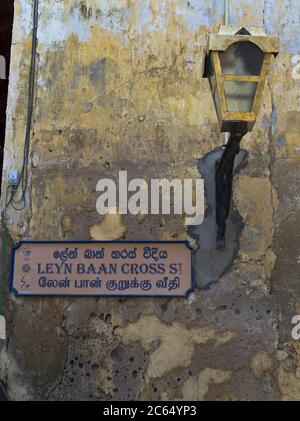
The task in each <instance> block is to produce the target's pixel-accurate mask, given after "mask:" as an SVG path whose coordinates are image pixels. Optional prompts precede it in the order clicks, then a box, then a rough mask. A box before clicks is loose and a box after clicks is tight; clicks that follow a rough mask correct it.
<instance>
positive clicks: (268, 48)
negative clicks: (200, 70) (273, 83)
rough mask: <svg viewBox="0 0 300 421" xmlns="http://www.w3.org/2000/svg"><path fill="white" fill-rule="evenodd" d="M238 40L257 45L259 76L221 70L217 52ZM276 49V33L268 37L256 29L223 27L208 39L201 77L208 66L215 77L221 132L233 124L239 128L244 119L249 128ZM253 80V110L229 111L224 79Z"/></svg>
mask: <svg viewBox="0 0 300 421" xmlns="http://www.w3.org/2000/svg"><path fill="white" fill-rule="evenodd" d="M241 42H248V43H252V44H254V45H256V46H257V47H258V48H259V49H260V50H261V51H262V52H263V53H264V60H263V64H262V68H261V72H260V75H258V76H257V75H236V74H224V73H222V67H221V60H220V53H224V52H225V51H226V50H228V48H229V47H231V46H232V45H233V44H238V43H241ZM278 52H279V38H278V37H276V36H267V35H266V34H265V32H264V30H261V29H259V28H249V29H247V28H245V27H242V28H231V27H226V26H222V27H221V28H220V31H219V33H218V34H211V35H209V38H208V46H207V54H206V57H205V69H204V77H208V78H209V76H210V67H211V66H213V70H214V73H215V77H216V89H217V91H218V97H219V101H220V110H219V112H218V109H217V106H216V111H217V115H218V119H219V123H220V126H221V131H222V132H231V131H235V126H236V123H238V127H240V123H241V122H243V123H244V126H245V129H246V130H247V131H251V130H252V128H253V126H254V124H255V121H256V119H257V115H258V112H259V108H260V105H261V99H262V94H263V90H264V86H265V82H266V77H267V74H268V70H269V66H270V64H271V59H272V56H276V55H277V54H278ZM226 81H237V82H256V83H257V84H258V86H257V89H256V93H255V97H254V101H253V106H252V111H251V112H230V111H228V107H227V100H226V94H225V87H224V82H226Z"/></svg>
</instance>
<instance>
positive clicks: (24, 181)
mask: <svg viewBox="0 0 300 421" xmlns="http://www.w3.org/2000/svg"><path fill="white" fill-rule="evenodd" d="M38 17H39V0H34V3H33V28H32V45H31V59H30V73H29V87H28V107H27V120H26V133H25V142H24V153H23V163H22V169H21V173H20V176H19V179H18V182H17V185H16V186H13V188H12V190H11V193H10V198H9V200H8V201H7V199H6V203H5V207H8V206H9V205H11V206H12V207H13V208H14V209H15V210H16V211H22V210H23V209H25V207H26V190H27V187H28V160H29V147H30V132H31V126H32V114H33V98H34V84H35V68H36V49H37V30H38ZM9 187H12V186H9ZM19 187H21V195H20V196H19V197H18V198H17V197H16V196H17V192H18V190H19Z"/></svg>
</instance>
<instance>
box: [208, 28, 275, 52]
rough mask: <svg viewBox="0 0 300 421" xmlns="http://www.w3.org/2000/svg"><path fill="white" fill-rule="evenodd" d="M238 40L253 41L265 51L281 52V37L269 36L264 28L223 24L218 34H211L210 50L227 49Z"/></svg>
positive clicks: (209, 39) (209, 40)
mask: <svg viewBox="0 0 300 421" xmlns="http://www.w3.org/2000/svg"><path fill="white" fill-rule="evenodd" d="M236 42H252V43H253V44H255V45H257V47H259V48H260V49H261V50H262V51H263V52H264V53H272V54H274V55H277V54H278V53H279V38H278V37H276V36H269V35H267V34H266V32H265V30H264V29H263V28H257V27H254V26H247V27H246V26H240V27H233V26H224V25H223V26H221V27H220V29H219V32H218V33H217V34H210V35H209V38H208V51H225V50H227V48H228V47H230V45H232V44H234V43H236Z"/></svg>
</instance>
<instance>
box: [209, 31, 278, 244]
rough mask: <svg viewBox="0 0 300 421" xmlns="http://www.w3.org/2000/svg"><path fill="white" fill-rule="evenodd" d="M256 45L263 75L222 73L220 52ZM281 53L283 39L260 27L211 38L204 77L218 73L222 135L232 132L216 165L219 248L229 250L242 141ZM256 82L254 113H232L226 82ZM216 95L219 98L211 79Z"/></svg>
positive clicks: (219, 34) (249, 129) (249, 127)
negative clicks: (234, 182)
mask: <svg viewBox="0 0 300 421" xmlns="http://www.w3.org/2000/svg"><path fill="white" fill-rule="evenodd" d="M245 42H247V43H252V44H254V45H256V46H257V47H258V48H259V49H260V50H261V51H262V52H263V53H264V58H263V61H262V67H261V70H260V74H259V75H240V74H228V73H223V72H222V66H221V60H220V53H224V52H226V51H227V50H228V48H230V47H231V46H232V45H234V44H238V43H245ZM278 53H279V38H278V37H276V36H267V35H266V33H265V31H264V29H260V28H253V27H251V28H245V27H242V28H232V27H228V26H222V27H221V28H220V30H219V33H218V34H211V35H210V36H209V39H208V47H207V54H206V57H205V62H204V64H205V68H204V75H203V76H204V77H206V78H209V79H210V76H212V74H214V76H215V78H216V86H215V88H214V89H216V90H217V97H218V98H217V99H218V101H219V104H217V103H216V101H217V100H216V99H215V98H214V103H215V108H216V113H217V116H218V120H219V124H220V128H221V132H229V133H230V137H229V140H228V142H227V144H226V145H225V148H224V150H223V153H222V156H221V158H220V160H219V161H218V162H217V163H216V172H215V192H216V226H217V234H216V247H217V249H218V250H224V249H225V232H226V220H227V218H228V216H229V213H230V207H231V196H232V179H233V173H234V160H235V156H236V155H237V154H238V153H239V151H240V142H241V140H242V138H243V136H244V135H245V134H246V133H247V132H248V131H251V130H252V129H253V126H254V124H255V121H256V119H257V116H258V112H259V108H260V105H261V101H262V95H263V90H264V86H265V82H266V78H267V74H268V70H269V66H270V64H271V59H272V56H276V55H277V54H278ZM226 81H237V82H255V83H257V88H256V92H255V95H254V98H253V103H252V109H251V111H250V112H240V111H238V112H236V111H228V104H227V100H226V92H225V82H226ZM210 87H211V90H212V95H213V97H215V92H214V91H213V86H212V83H211V79H210Z"/></svg>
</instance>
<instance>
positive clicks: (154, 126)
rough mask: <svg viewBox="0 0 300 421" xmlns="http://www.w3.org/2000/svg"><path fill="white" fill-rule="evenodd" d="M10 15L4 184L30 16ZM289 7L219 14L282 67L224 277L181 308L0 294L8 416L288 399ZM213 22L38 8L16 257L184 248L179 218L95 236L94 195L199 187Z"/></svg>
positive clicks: (249, 170) (155, 3)
mask: <svg viewBox="0 0 300 421" xmlns="http://www.w3.org/2000/svg"><path fill="white" fill-rule="evenodd" d="M15 3H16V5H15V9H16V12H15V24H14V33H13V49H12V64H11V66H12V68H11V74H12V76H11V79H10V94H9V106H8V128H7V135H6V152H5V163H4V185H5V180H6V178H7V172H8V170H9V169H10V168H14V167H18V168H19V165H20V159H21V156H22V150H23V142H24V130H25V118H26V106H27V89H28V73H29V60H30V46H31V37H30V32H31V25H32V8H31V3H32V2H31V1H30V0H16V1H15ZM298 3H299V2H298V1H297V0H290V1H287V0H265V1H263V0H256V1H255V2H254V1H253V0H251V1H250V0H243V1H232V2H231V4H232V7H231V11H230V21H231V23H232V24H237V25H239V24H241V25H247V24H249V25H257V26H265V28H266V30H267V32H268V33H272V34H275V33H278V34H279V35H280V37H281V52H280V55H279V56H278V58H277V59H276V62H275V63H274V64H273V65H272V68H271V70H270V74H269V77H268V84H267V86H266V89H265V92H264V102H263V105H262V108H261V112H260V115H259V119H258V121H257V123H256V126H255V129H254V130H253V132H252V133H251V134H248V135H247V136H246V138H245V139H244V140H243V148H245V149H246V150H247V151H248V156H247V164H246V165H244V166H243V168H241V169H240V171H239V174H238V175H237V176H236V178H235V182H234V206H235V211H236V212H237V214H239V215H240V216H241V217H242V218H243V222H244V226H243V228H242V230H241V233H240V234H239V247H238V252H237V256H236V258H235V260H234V261H233V262H231V264H230V267H229V269H227V271H226V273H224V274H223V275H222V277H221V279H220V280H219V282H218V283H217V284H214V285H212V286H211V287H210V288H209V289H206V290H201V291H200V290H197V291H196V292H195V294H193V295H192V296H191V297H190V298H189V299H188V300H183V299H180V300H177V299H156V300H152V299H121V298H112V299H105V298H98V299H94V298H72V299H71V298H43V299H37V298H35V299H30V298H26V299H22V298H17V299H16V298H14V297H13V296H12V295H10V296H9V295H8V294H7V300H6V315H7V317H8V321H9V323H8V328H9V332H8V333H9V338H8V341H7V342H6V343H1V345H0V346H1V348H0V374H1V376H2V377H4V378H5V379H6V380H7V384H8V390H9V393H10V395H11V397H12V398H13V399H91V400H93V399H108V400H109V399H162V400H168V399H175V398H176V399H199V400H202V399H230V400H240V399H243V400H248V399H260V400H274V399H287V400H290V399H300V377H299V370H300V368H299V367H300V342H297V341H294V340H292V338H291V330H292V325H291V319H292V317H293V315H295V314H300V286H299V279H300V266H299V254H300V253H299V250H300V236H299V234H298V232H299V225H300V201H299V197H300V183H299V174H300V160H299V158H300V155H299V151H300V148H299V145H300V142H299V123H300V118H299V111H300V109H299V107H300V105H299V104H300V103H299V95H300V82H299V81H295V80H293V79H292V77H291V70H292V69H291V58H292V56H293V55H294V54H297V53H299V52H300V44H299V40H300V37H299V35H300V30H299V23H300V17H299V10H298V9H299V4H298ZM223 9H224V4H223V1H221V0H214V1H208V0H203V1H200V0H199V1H196V0H190V1H183V0H169V1H167V0H134V1H131V0H106V1H100V0H80V1H79V0H78V1H69V0H47V1H45V0H40V18H39V30H38V61H37V83H36V91H35V108H34V122H33V127H32V132H31V155H30V156H31V160H30V180H29V181H30V186H29V189H28V193H27V207H26V209H25V211H23V212H19V213H18V212H13V211H12V210H11V209H9V211H8V226H9V230H10V234H11V236H12V238H13V239H14V240H16V239H20V238H28V239H40V240H42V239H66V240H68V239H78V240H79V239H89V238H91V237H92V238H96V239H118V238H121V237H123V238H126V239H137V240H139V239H145V238H147V239H149V240H151V239H155V240H158V239H183V238H186V237H187V233H186V230H185V227H184V225H183V219H182V218H180V217H169V218H166V217H164V218H162V217H159V216H156V217H154V216H153V217H151V216H148V217H146V218H143V219H141V218H135V217H133V216H128V217H122V218H121V217H109V218H104V221H103V220H101V218H99V217H98V216H97V213H96V209H95V203H96V199H97V195H96V193H95V187H96V182H97V180H98V179H100V178H101V177H109V178H116V177H117V175H118V171H119V170H121V169H125V170H128V173H129V177H131V176H135V177H137V176H138V177H139V176H141V177H147V178H151V177H154V178H157V176H161V177H163V176H166V177H181V178H184V177H187V178H190V177H198V176H199V172H198V165H199V161H200V160H201V159H202V158H203V157H204V156H205V155H206V154H207V153H209V152H210V151H211V150H213V149H214V148H216V147H218V146H219V145H220V144H221V142H222V139H221V138H220V135H219V132H218V125H217V121H216V117H215V112H214V109H213V104H212V100H211V97H210V92H209V89H208V84H207V81H206V80H203V79H202V62H203V52H204V48H205V45H206V35H207V33H208V32H209V31H213V30H216V29H217V27H218V26H219V25H220V24H222V23H223V22H222V19H223ZM3 191H5V189H4V190H3ZM208 212H209V209H208ZM297 368H298V369H297Z"/></svg>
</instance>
